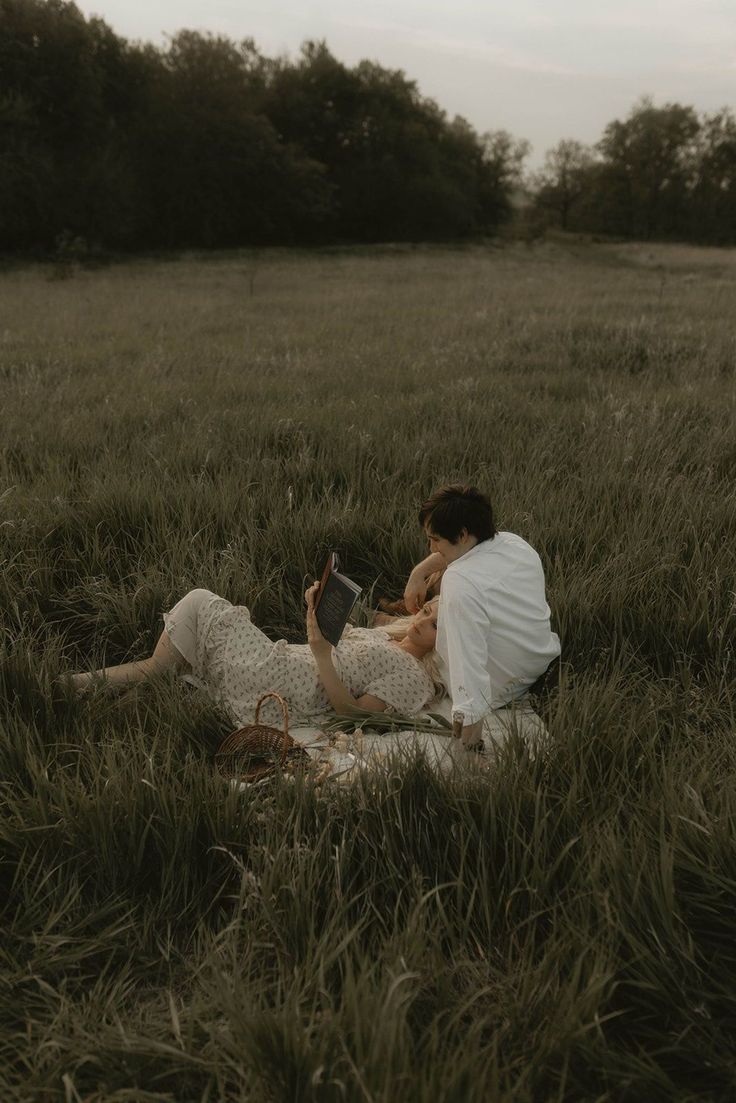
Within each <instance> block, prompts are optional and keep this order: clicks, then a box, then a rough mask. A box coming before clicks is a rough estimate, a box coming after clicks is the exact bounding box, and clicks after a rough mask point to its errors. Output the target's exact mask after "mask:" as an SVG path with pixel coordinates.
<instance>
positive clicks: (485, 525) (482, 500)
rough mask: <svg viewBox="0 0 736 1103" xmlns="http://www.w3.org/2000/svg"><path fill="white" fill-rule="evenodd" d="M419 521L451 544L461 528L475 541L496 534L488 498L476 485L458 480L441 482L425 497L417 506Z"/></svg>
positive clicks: (456, 540)
mask: <svg viewBox="0 0 736 1103" xmlns="http://www.w3.org/2000/svg"><path fill="white" fill-rule="evenodd" d="M419 524H420V525H421V526H422V528H429V529H430V531H431V532H432V533H434V535H435V536H441V537H442V538H443V539H444V540H449V541H450V543H451V544H457V542H458V539H459V538H460V533H461V531H462V530H463V529H467V530H468V532H469V534H470V535H471V536H474V537H475V538H476V540H477V541H478V543H479V544H480V543H481V541H482V540H490V539H491V538H492V537H493V536H495V535H496V526H495V525H494V523H493V507H492V506H491V503H490V501H489V499H488V498H487V497H486V496H485V494H482V493H481V492H480V490H478V489H477V488H476V487H474V486H464V485H463V484H462V483H451V484H450V485H449V486H442V487H440V489H439V490H437V491H435V493H434V494H433V495H432V497H431V498H427V500H426V502H425V503H424V505H423V506H422V508H421V509H420V510H419Z"/></svg>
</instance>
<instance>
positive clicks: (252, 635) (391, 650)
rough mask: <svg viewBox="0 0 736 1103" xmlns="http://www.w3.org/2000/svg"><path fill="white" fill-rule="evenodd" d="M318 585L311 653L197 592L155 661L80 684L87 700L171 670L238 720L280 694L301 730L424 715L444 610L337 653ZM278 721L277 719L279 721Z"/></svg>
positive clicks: (177, 611) (183, 604)
mask: <svg viewBox="0 0 736 1103" xmlns="http://www.w3.org/2000/svg"><path fill="white" fill-rule="evenodd" d="M318 590H319V583H318V582H315V583H314V585H313V586H311V587H310V588H309V589H308V590H307V592H306V594H305V595H304V596H305V599H306V602H307V639H308V643H306V644H290V643H287V642H286V640H278V641H277V642H276V643H274V642H273V641H272V640H270V639H268V637H267V636H266V635H264V633H263V632H261V630H260V629H259V628H256V626H255V625H254V624H253V622H252V621H251V619H250V613H249V612H248V609H247V608H246V607H245V606H244V605H231V604H230V602H229V601H226V600H225V598H222V597H218V596H217V594H213V593H212V592H211V591H210V590H191V591H190V592H189V593H188V594H187V595H186V596H185V597H183V598H182V600H181V601H180V602H178V604H177V605H175V606H174V608H173V609H172V610H171V611H170V612H168V613H164V624H165V628H164V631H163V632H162V633H161V637H160V639H159V641H158V643H157V644H156V648H155V650H154V652H153V655H151V657H150V658H148V659H143V660H142V661H140V662H134V663H125V664H124V665H122V666H113V667H107V668H106V669H104V670H98V671H96V672H95V673H84V674H74V675H72V684H73V686H74V688H75V689H76V690H77V691H78V692H83V691H84V690H85V689H86V688H88V687H89V686H90V684H91V683H92V682H93V681H94V680H95V679H99V678H103V679H105V681H107V682H108V683H109V684H112V685H114V686H121V687H126V686H131V685H135V684H136V683H138V682H142V681H145V679H146V678H149V677H151V675H155V674H160V673H163V672H164V671H166V670H179V671H182V672H187V673H191V675H192V676H193V679H194V681H195V682H196V683H197V684H199V685H201V686H202V688H203V689H204V690H205V691H206V692H207V693H209V694H210V695H211V696H212V697H213V698H214V699H215V700H216V701H217V702H218V703H219V704H220V705H221V706H222V707H223V708H224V709H225V711H226V712H227V713H228V714H229V716H230V718H231V719H232V721H233V723H235V724H238V725H242V724H248V723H251V722H252V720H253V711H254V708H255V705H256V703H257V701H258V699H259V697H261V696H262V695H263V694H264V693H267V692H268V691H269V690H275V691H276V692H277V693H279V694H280V695H281V696H282V697H283V698H284V699H285V700H286V702H287V704H288V705H289V708H290V711H291V718H292V722H294V721H306V720H310V719H313V718H314V717H317V716H319V715H321V714H324V713H325V712H327V711H328V710H329V709H330V708H332V709H334V711H335V712H338V713H345V712H348V711H349V710H350V709H355V708H358V709H365V710H369V711H371V712H384V711H386V710H394V711H397V712H402V713H410V714H411V713H416V712H420V711H421V709H422V708H424V706H425V705H426V704H427V703H428V702H429V700H430V699H431V698H432V697H434V696H435V694H436V693H437V691H438V689H439V688H441V685H440V683H439V678H438V676H437V673H436V667H435V666H434V664H433V660H432V654H433V651H434V644H435V639H436V636H437V604H438V603H437V601H436V600H435V601H430V602H427V603H426V604H425V605H424V606H423V607H422V609H420V610H419V612H418V613H416V614H415V615H414V616H411V617H401V618H398V619H397V620H395V621H393V622H392V623H391V624H390V625H387V626H385V627H381V628H350V627H348V628H346V629H345V632H344V633H343V636H342V639H341V640H340V643H339V644H338V646H337V647H336V648H334V649H333V648H332V646H331V645H330V643H329V642H328V641H327V640H326V639H325V638H324V636H323V635H322V633H321V632H320V630H319V626H318V624H317V618H316V615H315V612H314V603H315V598H316V595H317V591H318ZM274 706H275V702H266V703H265V704H264V708H263V712H262V718H263V719H264V721H265V722H266V723H269V722H273V721H275V720H276V719H277V717H278V708H277V707H274ZM269 716H270V718H271V719H269Z"/></svg>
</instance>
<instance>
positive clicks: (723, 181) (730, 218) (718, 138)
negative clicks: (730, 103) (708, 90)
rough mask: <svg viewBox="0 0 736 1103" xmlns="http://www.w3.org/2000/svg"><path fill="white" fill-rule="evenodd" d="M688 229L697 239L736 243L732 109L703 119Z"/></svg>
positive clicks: (735, 150)
mask: <svg viewBox="0 0 736 1103" xmlns="http://www.w3.org/2000/svg"><path fill="white" fill-rule="evenodd" d="M688 230H689V236H692V237H693V238H695V240H696V241H703V242H712V243H714V244H717V245H727V244H733V243H736V116H734V113H733V112H732V111H730V110H729V109H728V108H723V109H722V110H721V111H718V112H716V114H714V115H710V116H708V115H706V116H704V117H703V119H702V123H701V128H700V134H699V136H698V156H697V162H696V170H695V173H694V179H693V184H692V189H691V207H690V223H689V226H688Z"/></svg>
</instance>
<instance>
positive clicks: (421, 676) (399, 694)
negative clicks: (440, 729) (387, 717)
mask: <svg viewBox="0 0 736 1103" xmlns="http://www.w3.org/2000/svg"><path fill="white" fill-rule="evenodd" d="M396 660H397V661H395V662H393V663H392V664H391V669H390V670H387V671H382V672H381V673H380V674H378V675H377V677H376V678H374V679H373V680H372V681H371V682H370V684H369V685H367V686H366V688H365V692H366V693H369V694H370V695H371V696H372V697H378V699H379V700H380V701H385V702H386V711H387V712H403V713H408V714H409V715H410V716H412V715H413V714H414V713H417V712H421V710H422V709H423V708H424V706H425V705H426V704H427V703H428V702H429V701H430V700H431V699H432V697H433V696H434V684H433V682H432V679H431V678H430V676H429V674H428V673H427V672H426V670H425V669H424V667H423V666H422V665H421V664H420V663H418V662H408V661H407V657H406V656H404V655H397V656H396Z"/></svg>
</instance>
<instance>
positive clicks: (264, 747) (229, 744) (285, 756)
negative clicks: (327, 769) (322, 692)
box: [215, 693, 309, 782]
mask: <svg viewBox="0 0 736 1103" xmlns="http://www.w3.org/2000/svg"><path fill="white" fill-rule="evenodd" d="M269 697H273V698H274V699H275V700H276V701H278V703H279V704H280V705H281V711H282V713H283V724H284V730H283V731H279V729H278V728H272V727H270V726H269V725H268V724H261V723H259V716H260V712H261V705H262V704H263V702H264V701H265V700H267V698H269ZM308 763H309V755H308V754H307V752H306V751H305V750H304V749H303V748H302V747H300V746H299V744H298V743H297V742H296V740H294V739H292V738H291V736H290V735H289V710H288V708H287V705H286V701H284V699H283V697H279V695H278V693H264V695H263V697H261V699H260V700H259V702H258V704H257V705H256V717H255V723H254V724H246V725H245V727H244V728H238V730H237V731H234V732H230V734H229V735H226V736H225V738H224V739H223V740H222V742H221V743H220V745H219V747H218V748H217V750H216V752H215V765H216V767H217V769H218V770H219V772H220V773H221V774H222V775H223V776H224V777H228V778H239V779H240V780H241V781H248V782H254V781H261V780H262V779H263V778H265V777H268V776H269V775H270V774H275V773H276V772H277V771H278V770H284V769H285V768H289V767H291V766H296V765H305V766H306V765H307V764H308Z"/></svg>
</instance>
